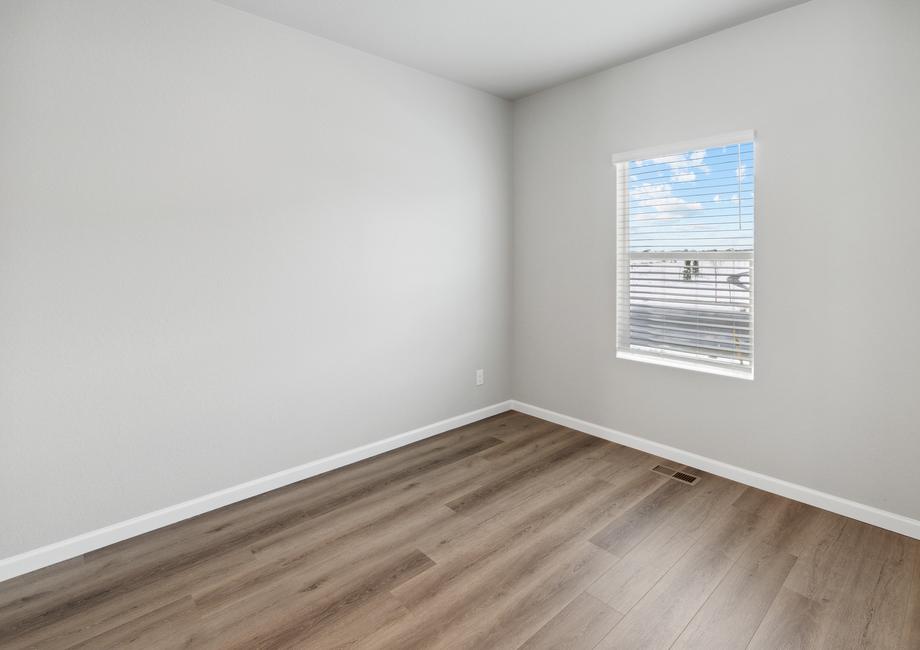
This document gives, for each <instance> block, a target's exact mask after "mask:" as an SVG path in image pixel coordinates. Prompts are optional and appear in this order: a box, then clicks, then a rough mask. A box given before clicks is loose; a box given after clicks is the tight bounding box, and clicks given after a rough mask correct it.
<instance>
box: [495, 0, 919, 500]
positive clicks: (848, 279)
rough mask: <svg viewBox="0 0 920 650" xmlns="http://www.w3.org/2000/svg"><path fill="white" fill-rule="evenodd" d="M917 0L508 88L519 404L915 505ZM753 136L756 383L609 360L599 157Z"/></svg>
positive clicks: (829, 11) (809, 13) (813, 9)
mask: <svg viewBox="0 0 920 650" xmlns="http://www.w3.org/2000/svg"><path fill="white" fill-rule="evenodd" d="M918 107H920V3H917V2H913V1H908V0H814V1H813V2H810V3H807V4H804V5H801V6H799V7H796V8H793V9H790V10H787V11H784V12H781V13H778V14H774V15H772V16H768V17H766V18H763V19H760V20H757V21H755V22H752V23H748V24H745V25H742V26H740V27H737V28H734V29H730V30H728V31H725V32H721V33H718V34H715V35H713V36H710V37H707V38H704V39H701V40H699V41H696V42H693V43H690V44H688V45H685V46H682V47H678V48H675V49H672V50H669V51H667V52H663V53H660V54H657V55H654V56H651V57H648V58H646V59H642V60H639V61H636V62H634V63H631V64H628V65H625V66H622V67H619V68H614V69H611V70H608V71H606V72H603V73H600V74H597V75H594V76H591V77H588V78H584V79H581V80H578V81H574V82H571V83H568V84H565V85H563V86H559V87H556V88H553V89H550V90H547V91H544V92H541V93H539V94H537V95H533V96H531V97H529V98H526V99H524V100H521V101H518V102H516V103H515V110H514V119H515V123H514V188H515V190H514V200H515V218H514V355H513V360H512V367H513V386H512V392H513V394H514V396H515V398H516V399H519V400H522V401H524V402H529V403H532V404H536V405H538V406H542V407H545V408H548V409H552V410H555V411H560V412H562V413H565V414H567V415H571V416H575V417H578V418H582V419H585V420H588V421H592V422H595V423H598V424H602V425H606V426H608V427H611V428H614V429H618V430H621V431H625V432H628V433H632V434H635V435H639V436H643V437H646V438H649V439H651V440H655V441H658V442H661V443H665V444H668V445H672V446H675V447H679V448H682V449H685V450H689V451H692V452H696V453H699V454H702V455H705V456H709V457H712V458H715V459H718V460H721V461H724V462H728V463H732V464H735V465H738V466H741V467H743V468H746V469H750V470H755V471H758V472H762V473H765V474H768V475H772V476H775V477H779V478H783V479H786V480H789V481H793V482H795V483H799V484H802V485H806V486H809V487H812V488H815V489H818V490H823V491H826V492H829V493H831V494H835V495H838V496H842V497H845V498H850V499H853V500H856V501H859V502H862V503H866V504H870V505H874V506H877V507H880V508H883V509H886V510H891V511H894V512H896V513H900V514H903V515H906V516H910V517H915V518H920V497H918V495H920V471H918V469H917V462H918V459H920V397H918V387H920V339H918V334H920V292H918V290H917V278H918V277H920V276H918V263H920V257H918V251H920V218H918V214H920V213H918V209H917V205H918V188H917V171H918V169H920V167H918V164H920V163H918V156H920V154H918V152H920V137H918V134H920V129H918V127H917V119H918V115H920V113H918V110H920V109H918ZM749 128H753V129H756V130H757V133H758V142H757V147H758V151H757V164H758V169H757V172H756V173H757V180H756V182H757V187H756V191H757V216H756V230H757V235H756V236H757V241H756V278H757V279H756V285H755V286H756V288H755V291H756V295H755V317H754V318H755V327H756V334H755V349H756V352H755V354H756V361H755V368H756V369H755V373H756V378H755V379H754V381H753V382H749V381H744V380H740V379H732V378H725V377H718V376H713V375H706V374H700V373H694V372H690V371H684V370H677V369H672V368H664V367H658V366H652V365H648V364H641V363H637V362H633V361H624V360H617V359H616V358H615V341H614V331H615V330H614V326H615V319H616V305H615V284H614V278H615V275H614V271H615V245H614V242H615V187H614V171H613V168H612V167H611V165H610V156H611V154H612V153H615V152H619V151H627V150H631V149H636V148H641V147H648V146H654V145H659V144H668V143H671V142H680V141H682V140H688V139H693V138H699V137H705V136H710V135H718V134H721V133H727V132H732V131H736V130H741V129H749Z"/></svg>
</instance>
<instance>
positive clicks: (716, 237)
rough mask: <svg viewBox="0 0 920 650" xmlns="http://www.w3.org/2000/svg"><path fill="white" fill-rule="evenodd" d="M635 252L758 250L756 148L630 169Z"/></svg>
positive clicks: (713, 151)
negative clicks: (756, 240)
mask: <svg viewBox="0 0 920 650" xmlns="http://www.w3.org/2000/svg"><path fill="white" fill-rule="evenodd" d="M626 171H627V191H628V193H629V194H628V201H629V239H630V250H631V251H633V252H638V251H684V250H695V251H707V250H709V251H711V250H723V251H724V250H735V251H741V250H753V244H754V240H753V232H754V231H753V228H754V143H753V142H747V143H742V144H734V145H729V146H726V147H712V148H710V149H698V150H695V151H689V152H686V153H683V154H677V155H672V156H664V157H661V158H649V159H647V160H634V161H631V162H629V163H628V166H627V170H626Z"/></svg>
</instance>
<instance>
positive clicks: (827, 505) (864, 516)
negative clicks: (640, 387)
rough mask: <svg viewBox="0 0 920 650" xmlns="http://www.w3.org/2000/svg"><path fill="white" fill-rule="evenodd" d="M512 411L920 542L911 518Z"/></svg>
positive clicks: (577, 423)
mask: <svg viewBox="0 0 920 650" xmlns="http://www.w3.org/2000/svg"><path fill="white" fill-rule="evenodd" d="M511 408H513V409H514V410H515V411H520V412H521V413H526V414H527V415H532V416H534V417H538V418H542V419H544V420H548V421H550V422H555V423H556V424H559V425H562V426H564V427H568V428H570V429H575V430H577V431H582V432H584V433H588V434H590V435H592V436H597V437H598V438H603V439H604V440H610V441H611V442H616V443H619V444H621V445H625V446H627V447H633V448H635V449H640V450H642V451H644V452H647V453H649V454H654V455H655V456H661V457H663V458H667V459H669V460H674V461H677V462H680V463H683V464H685V465H690V466H692V467H696V468H698V469H701V470H703V471H705V472H709V473H710V474H716V475H718V476H722V477H725V478H727V479H731V480H733V481H737V482H738V483H744V484H745V485H750V486H753V487H756V488H760V489H761V490H765V491H767V492H772V493H773V494H779V495H780V496H784V497H787V498H789V499H794V500H795V501H801V502H803V503H807V504H809V505H813V506H816V507H818V508H822V509H824V510H829V511H831V512H836V513H837V514H839V515H844V516H846V517H851V518H853V519H858V520H859V521H864V522H866V523H867V524H872V525H873V526H878V527H879V528H885V529H887V530H892V531H894V532H896V533H901V534H902V535H907V536H908V537H913V538H915V539H920V521H918V520H916V519H911V518H910V517H905V516H903V515H898V514H895V513H893V512H888V511H886V510H881V509H879V508H875V507H873V506H867V505H865V504H862V503H857V502H856V501H850V500H849V499H844V498H841V497H838V496H834V495H833V494H828V493H826V492H820V491H818V490H813V489H812V488H809V487H805V486H804V485H797V484H796V483H790V482H789V481H784V480H782V479H778V478H774V477H772V476H767V475H766V474H760V473H758V472H753V471H751V470H748V469H744V468H741V467H737V466H736V465H729V464H728V463H723V462H722V461H719V460H715V459H712V458H707V457H706V456H700V455H699V454H694V453H693V452H689V451H684V450H683V449H678V448H677V447H671V446H669V445H663V444H661V443H658V442H653V441H651V440H646V439H645V438H640V437H639V436H634V435H630V434H628V433H623V432H621V431H616V430H614V429H610V428H608V427H604V426H601V425H599V424H594V423H592V422H586V421H584V420H579V419H578V418H573V417H571V416H568V415H563V414H562V413H556V412H555V411H550V410H548V409H545V408H541V407H539V406H534V405H532V404H526V403H524V402H519V401H517V400H511Z"/></svg>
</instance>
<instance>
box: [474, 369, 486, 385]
mask: <svg viewBox="0 0 920 650" xmlns="http://www.w3.org/2000/svg"><path fill="white" fill-rule="evenodd" d="M484 383H486V371H485V370H483V369H482V368H480V369H479V370H477V371H476V385H477V386H482V385H483V384H484Z"/></svg>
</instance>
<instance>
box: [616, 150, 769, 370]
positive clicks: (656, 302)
mask: <svg viewBox="0 0 920 650" xmlns="http://www.w3.org/2000/svg"><path fill="white" fill-rule="evenodd" d="M617 182H618V198H619V201H618V214H617V223H618V226H617V233H618V278H617V297H618V305H617V308H618V320H617V349H618V351H620V352H626V353H629V356H632V357H635V356H636V355H640V356H649V357H655V358H657V359H671V360H675V361H680V362H681V363H680V365H687V364H689V365H691V366H700V367H701V368H700V369H704V368H705V369H721V370H725V371H729V372H731V374H740V375H750V373H751V368H752V360H753V338H752V332H753V329H752V325H753V294H752V291H751V288H752V281H753V270H754V269H753V252H754V143H753V142H752V141H745V142H734V143H731V144H727V145H724V146H722V145H720V146H710V147H709V148H704V149H694V150H690V151H684V152H680V153H676V154H673V155H665V156H660V157H653V158H647V159H641V160H640V159H637V160H627V161H624V162H620V163H618V164H617Z"/></svg>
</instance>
